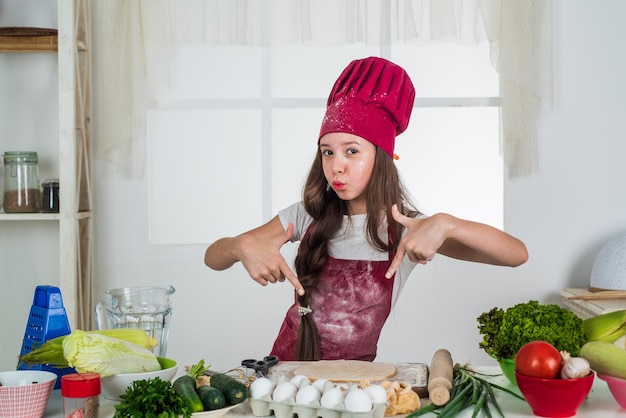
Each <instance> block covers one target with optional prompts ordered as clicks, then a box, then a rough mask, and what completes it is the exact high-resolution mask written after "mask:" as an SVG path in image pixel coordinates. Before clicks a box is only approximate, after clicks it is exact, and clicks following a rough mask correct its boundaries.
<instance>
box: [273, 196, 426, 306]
mask: <svg viewBox="0 0 626 418" xmlns="http://www.w3.org/2000/svg"><path fill="white" fill-rule="evenodd" d="M278 217H279V219H280V222H281V223H282V225H283V228H285V229H287V227H288V226H289V224H290V223H291V224H293V228H294V231H293V235H292V236H291V240H290V241H291V242H297V241H300V240H301V239H302V237H303V236H304V234H305V233H306V231H307V229H308V227H309V225H311V222H312V220H313V219H312V218H311V217H310V216H309V214H308V213H306V211H305V210H304V206H303V205H302V202H298V203H294V204H293V205H291V206H288V207H287V208H285V209H283V210H281V211H280V212H278ZM343 219H344V220H343V225H342V227H341V229H340V230H339V231H338V232H337V235H335V237H334V238H332V239H331V240H330V243H329V246H328V252H329V255H330V256H331V257H333V258H339V259H343V260H369V261H384V260H388V259H389V253H387V252H381V251H379V250H377V249H376V248H374V247H372V246H371V245H370V244H369V242H368V241H367V223H366V215H353V216H348V215H344V218H343ZM378 233H379V236H380V237H381V238H383V239H387V237H388V233H387V223H386V222H384V224H383V225H381V226H380V229H379V231H378ZM415 265H416V263H414V262H412V261H411V260H409V258H408V257H406V256H405V257H404V259H403V260H402V263H401V264H400V266H399V267H398V270H397V271H396V277H395V279H394V284H393V295H392V304H395V302H396V300H397V299H398V295H399V294H400V291H401V290H402V288H403V287H404V284H405V283H406V281H407V279H408V278H409V275H410V274H411V272H412V271H413V268H414V267H415Z"/></svg>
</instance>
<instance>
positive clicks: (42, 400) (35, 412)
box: [0, 370, 57, 418]
mask: <svg viewBox="0 0 626 418" xmlns="http://www.w3.org/2000/svg"><path fill="white" fill-rule="evenodd" d="M56 380H57V375H56V374H54V373H52V372H48V371H44V370H14V371H9V372H0V385H1V386H0V417H7V416H10V417H14V418H41V417H42V416H43V413H44V411H45V410H46V406H47V405H48V400H49V399H50V393H52V389H53V388H54V383H55V382H56Z"/></svg>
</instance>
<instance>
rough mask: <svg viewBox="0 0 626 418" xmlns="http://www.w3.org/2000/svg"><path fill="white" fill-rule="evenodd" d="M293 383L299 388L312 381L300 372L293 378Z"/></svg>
mask: <svg viewBox="0 0 626 418" xmlns="http://www.w3.org/2000/svg"><path fill="white" fill-rule="evenodd" d="M291 383H293V384H294V385H296V387H297V388H301V387H302V385H303V384H305V383H306V384H310V383H311V381H310V380H309V378H308V377H306V376H303V375H301V374H298V375H295V376H294V377H292V378H291Z"/></svg>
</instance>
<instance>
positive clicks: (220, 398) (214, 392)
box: [196, 385, 226, 411]
mask: <svg viewBox="0 0 626 418" xmlns="http://www.w3.org/2000/svg"><path fill="white" fill-rule="evenodd" d="M196 392H198V396H200V400H201V401H202V405H204V410H205V411H212V410H214V409H220V408H223V407H224V406H225V405H226V397H225V396H224V392H222V391H221V390H219V389H218V388H214V387H212V386H207V385H202V386H199V387H198V388H196Z"/></svg>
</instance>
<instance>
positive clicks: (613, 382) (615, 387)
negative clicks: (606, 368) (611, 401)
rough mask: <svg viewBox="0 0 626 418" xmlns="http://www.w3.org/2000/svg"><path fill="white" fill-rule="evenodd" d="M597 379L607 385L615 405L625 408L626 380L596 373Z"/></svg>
mask: <svg viewBox="0 0 626 418" xmlns="http://www.w3.org/2000/svg"><path fill="white" fill-rule="evenodd" d="M598 378H600V379H602V380H604V381H605V382H606V383H607V385H609V390H610V391H611V394H612V395H613V397H614V398H615V400H616V401H617V403H618V404H619V405H620V406H621V407H622V408H626V380H624V379H620V378H618V377H612V376H607V375H604V374H600V373H598Z"/></svg>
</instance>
